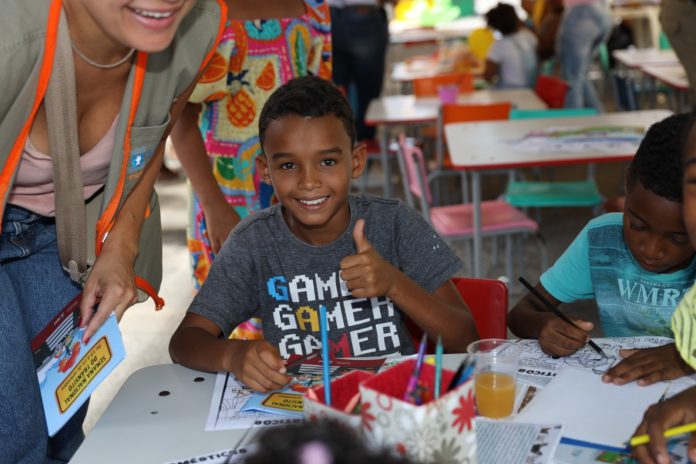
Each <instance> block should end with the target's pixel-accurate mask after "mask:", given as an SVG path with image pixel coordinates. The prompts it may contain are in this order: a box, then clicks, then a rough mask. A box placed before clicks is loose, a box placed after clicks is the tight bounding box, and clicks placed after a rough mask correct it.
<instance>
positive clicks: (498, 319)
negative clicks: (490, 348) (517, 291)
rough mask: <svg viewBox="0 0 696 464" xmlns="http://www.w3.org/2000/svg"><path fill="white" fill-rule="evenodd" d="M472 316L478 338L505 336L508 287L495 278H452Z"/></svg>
mask: <svg viewBox="0 0 696 464" xmlns="http://www.w3.org/2000/svg"><path fill="white" fill-rule="evenodd" d="M452 282H454V286H455V287H457V290H459V294H460V295H461V296H462V298H464V301H466V304H467V305H468V306H469V309H470V310H471V314H472V315H473V316H474V322H475V323H476V330H478V334H479V337H480V338H507V313H508V287H507V285H505V283H504V282H502V281H500V280H497V279H474V278H469V277H455V278H453V279H452Z"/></svg>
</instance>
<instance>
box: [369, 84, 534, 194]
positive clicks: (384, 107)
mask: <svg viewBox="0 0 696 464" xmlns="http://www.w3.org/2000/svg"><path fill="white" fill-rule="evenodd" d="M457 102H458V103H468V104H479V105H482V104H488V103H502V102H510V103H512V105H513V106H514V107H515V108H519V109H529V110H532V109H545V108H546V104H545V103H544V102H543V101H542V100H541V99H540V98H539V97H538V96H537V95H536V93H534V91H533V90H532V89H526V88H523V89H486V90H476V91H474V92H471V93H465V94H461V95H459V97H458V100H457ZM440 106H441V103H440V100H439V99H438V98H436V97H433V98H416V97H415V96H413V95H388V96H384V97H380V98H376V99H374V100H372V101H371V102H370V105H369V106H368V107H367V112H366V113H365V124H368V125H371V126H377V125H383V126H395V125H399V126H400V125H415V124H424V123H435V122H436V121H437V118H438V114H439V111H440ZM388 149H389V133H388V131H387V130H386V129H385V130H383V131H382V135H381V140H380V162H381V164H382V170H383V171H384V178H385V183H384V196H386V197H390V196H391V193H392V191H391V169H390V167H389V159H388V156H387V150H388Z"/></svg>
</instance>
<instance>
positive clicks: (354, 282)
mask: <svg viewBox="0 0 696 464" xmlns="http://www.w3.org/2000/svg"><path fill="white" fill-rule="evenodd" d="M353 241H354V242H355V249H356V250H357V254H354V255H350V256H346V257H345V258H343V259H342V260H341V278H342V279H343V280H345V282H346V285H347V286H348V289H349V290H350V291H351V293H352V294H353V296H354V297H357V298H373V297H377V296H388V294H389V292H390V290H391V287H392V285H393V281H394V275H395V274H394V271H395V268H394V266H392V265H391V264H389V263H387V262H386V261H384V259H382V257H381V256H380V255H379V253H377V250H375V249H374V248H373V247H372V244H371V243H370V241H369V240H368V239H367V236H366V235H365V220H364V219H358V220H357V221H356V223H355V227H354V228H353Z"/></svg>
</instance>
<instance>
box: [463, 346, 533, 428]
mask: <svg viewBox="0 0 696 464" xmlns="http://www.w3.org/2000/svg"><path fill="white" fill-rule="evenodd" d="M467 352H468V353H469V354H470V355H473V356H474V360H475V361H476V368H475V370H474V394H475V396H476V408H477V409H478V413H479V414H480V415H481V416H485V417H490V418H493V419H500V418H502V417H507V416H509V415H511V414H512V413H513V407H514V404H515V383H516V380H517V368H518V365H519V359H520V349H519V347H518V346H517V345H516V344H515V342H513V341H511V340H503V339H498V338H488V339H484V340H478V341H475V342H473V343H471V344H470V345H469V346H468V347H467Z"/></svg>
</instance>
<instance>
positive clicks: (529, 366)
mask: <svg viewBox="0 0 696 464" xmlns="http://www.w3.org/2000/svg"><path fill="white" fill-rule="evenodd" d="M593 340H594V342H595V343H596V344H597V345H599V347H600V348H601V349H602V351H604V353H605V354H606V355H607V356H606V357H604V356H601V355H600V354H598V353H597V352H596V351H594V350H593V349H592V348H591V347H589V346H587V345H586V346H585V347H584V348H582V349H580V350H578V351H577V352H575V353H574V354H572V355H570V356H565V357H560V358H553V357H551V356H548V355H546V354H544V352H543V351H541V348H540V347H539V343H538V342H537V340H519V341H518V342H517V345H518V346H519V347H520V348H521V349H522V354H521V356H520V367H519V372H518V378H519V380H520V381H522V382H524V383H528V384H530V385H534V386H536V387H544V386H545V385H547V384H548V383H549V382H550V381H551V380H553V378H554V377H555V376H556V374H557V373H558V372H559V371H560V370H561V369H563V368H564V367H566V366H570V367H574V368H579V369H589V370H591V371H592V372H594V373H595V374H597V375H602V374H604V373H605V372H606V371H607V370H609V369H610V368H611V367H612V366H613V365H614V364H616V363H618V362H619V361H620V360H621V356H620V355H619V351H620V350H625V349H634V348H650V347H653V346H661V345H666V344H668V343H673V342H674V340H672V339H671V338H666V337H656V336H645V337H616V338H594V339H593Z"/></svg>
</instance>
